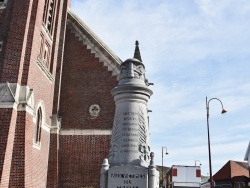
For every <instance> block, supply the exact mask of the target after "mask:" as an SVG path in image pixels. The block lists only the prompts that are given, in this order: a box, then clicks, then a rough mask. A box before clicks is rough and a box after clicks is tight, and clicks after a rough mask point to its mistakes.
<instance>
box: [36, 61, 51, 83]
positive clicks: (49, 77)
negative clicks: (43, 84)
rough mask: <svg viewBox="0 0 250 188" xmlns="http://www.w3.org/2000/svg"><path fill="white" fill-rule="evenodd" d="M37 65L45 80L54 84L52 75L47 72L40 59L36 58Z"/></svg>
mask: <svg viewBox="0 0 250 188" xmlns="http://www.w3.org/2000/svg"><path fill="white" fill-rule="evenodd" d="M37 64H38V66H39V67H40V68H41V70H42V71H43V72H44V73H45V75H46V76H47V78H48V79H49V80H50V81H51V82H54V78H53V76H52V74H51V73H50V72H49V70H48V68H47V67H46V66H45V65H44V63H43V62H42V60H40V58H37Z"/></svg>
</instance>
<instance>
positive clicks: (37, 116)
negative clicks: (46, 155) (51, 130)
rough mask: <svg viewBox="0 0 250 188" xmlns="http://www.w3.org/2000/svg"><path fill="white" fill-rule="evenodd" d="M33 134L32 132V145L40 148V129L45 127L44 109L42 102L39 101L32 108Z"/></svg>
mask: <svg viewBox="0 0 250 188" xmlns="http://www.w3.org/2000/svg"><path fill="white" fill-rule="evenodd" d="M34 109H35V110H34V116H33V123H34V128H33V130H34V132H33V143H34V146H35V147H38V148H40V146H41V137H42V129H44V125H45V115H46V114H45V107H44V102H43V100H39V101H38V102H37V104H36V105H35V108H34Z"/></svg>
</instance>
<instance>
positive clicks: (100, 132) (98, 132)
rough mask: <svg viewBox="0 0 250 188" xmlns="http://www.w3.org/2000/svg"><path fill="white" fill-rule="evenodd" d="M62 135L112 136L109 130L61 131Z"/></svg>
mask: <svg viewBox="0 0 250 188" xmlns="http://www.w3.org/2000/svg"><path fill="white" fill-rule="evenodd" d="M59 134H60V135H111V134H112V130H108V129H103V130H102V129H61V130H60V133H59Z"/></svg>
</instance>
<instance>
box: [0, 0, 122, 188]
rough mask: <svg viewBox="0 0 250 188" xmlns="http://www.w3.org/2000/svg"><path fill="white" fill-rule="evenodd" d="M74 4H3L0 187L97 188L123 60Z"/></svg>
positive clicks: (61, 0) (54, 0)
mask: <svg viewBox="0 0 250 188" xmlns="http://www.w3.org/2000/svg"><path fill="white" fill-rule="evenodd" d="M69 4H70V2H69V0H22V1H20V0H0V187H4V188H5V187H18V188H20V187H42V188H44V187H53V188H54V187H79V188H90V187H91V188H97V187H99V177H100V168H101V163H102V160H103V158H105V157H108V150H109V143H110V137H111V129H112V125H113V118H114V111H115V104H114V100H113V97H112V95H111V93H110V91H111V89H112V88H114V87H115V86H116V84H117V76H118V73H119V65H120V64H121V60H120V59H119V58H118V57H117V56H116V55H115V54H114V53H113V52H112V51H111V50H110V49H109V48H108V47H107V46H106V45H105V44H104V43H103V42H102V41H101V40H100V39H99V38H98V37H97V36H96V35H95V34H94V33H93V32H92V31H91V30H90V29H89V28H88V27H87V26H86V25H85V24H84V23H83V22H82V21H81V20H79V19H78V18H77V17H76V16H75V15H74V14H73V13H72V12H71V11H70V9H69Z"/></svg>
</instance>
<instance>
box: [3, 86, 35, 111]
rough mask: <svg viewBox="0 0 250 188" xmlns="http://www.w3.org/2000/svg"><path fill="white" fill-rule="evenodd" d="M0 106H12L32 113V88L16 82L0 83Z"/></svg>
mask: <svg viewBox="0 0 250 188" xmlns="http://www.w3.org/2000/svg"><path fill="white" fill-rule="evenodd" d="M0 108H14V109H15V110H17V111H26V112H28V113H29V114H31V115H33V110H34V93H33V89H30V88H29V87H28V86H20V85H19V84H17V83H8V82H6V83H0Z"/></svg>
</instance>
